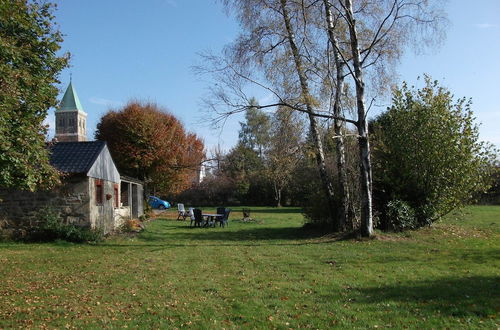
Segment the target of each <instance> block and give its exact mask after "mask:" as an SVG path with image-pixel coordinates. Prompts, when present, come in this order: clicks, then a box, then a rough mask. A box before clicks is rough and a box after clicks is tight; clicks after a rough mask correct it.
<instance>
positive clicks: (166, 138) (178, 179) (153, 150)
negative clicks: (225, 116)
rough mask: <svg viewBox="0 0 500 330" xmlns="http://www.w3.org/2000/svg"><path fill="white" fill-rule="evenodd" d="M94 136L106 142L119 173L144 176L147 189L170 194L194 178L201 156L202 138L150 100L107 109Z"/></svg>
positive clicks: (183, 187) (182, 187)
mask: <svg viewBox="0 0 500 330" xmlns="http://www.w3.org/2000/svg"><path fill="white" fill-rule="evenodd" d="M95 137H96V139H98V140H103V141H106V142H107V143H108V146H109V149H110V152H111V155H112V156H113V159H114V160H115V162H116V164H117V166H118V168H119V169H120V171H122V173H124V174H128V175H131V176H134V177H138V178H140V179H142V180H145V182H146V185H147V188H148V189H154V190H155V191H156V193H160V194H164V195H167V194H174V193H178V192H180V191H182V190H184V189H186V188H187V187H188V186H189V185H190V184H191V182H192V180H194V179H195V177H196V175H197V173H198V170H199V168H200V166H201V163H202V161H203V159H204V157H205V154H204V145H203V142H202V141H201V140H200V139H199V138H198V137H197V136H196V134H193V133H186V131H185V130H184V128H183V126H182V124H181V122H180V121H179V120H178V119H176V118H175V117H174V116H173V115H172V114H170V113H168V112H167V111H166V110H164V109H162V108H160V107H159V106H157V105H156V104H153V103H140V102H130V103H129V104H127V105H126V106H125V107H123V108H122V109H120V110H116V111H109V112H108V113H107V114H105V115H104V116H103V117H102V118H101V120H100V122H99V123H98V124H97V130H96V133H95Z"/></svg>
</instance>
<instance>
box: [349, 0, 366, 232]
mask: <svg viewBox="0 0 500 330" xmlns="http://www.w3.org/2000/svg"><path fill="white" fill-rule="evenodd" d="M344 9H345V14H346V18H347V22H348V24H349V37H350V44H351V51H352V60H353V67H354V81H355V83H356V104H357V110H358V124H357V127H358V135H359V137H358V145H359V157H360V171H359V172H360V184H361V228H360V230H361V235H362V236H365V237H370V236H372V235H373V218H372V170H371V161H370V143H369V140H368V122H367V121H366V109H365V83H364V80H363V71H362V68H361V60H360V53H359V43H358V35H357V31H356V21H355V19H354V15H353V11H352V2H351V0H345V4H344Z"/></svg>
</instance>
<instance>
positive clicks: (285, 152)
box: [266, 108, 303, 207]
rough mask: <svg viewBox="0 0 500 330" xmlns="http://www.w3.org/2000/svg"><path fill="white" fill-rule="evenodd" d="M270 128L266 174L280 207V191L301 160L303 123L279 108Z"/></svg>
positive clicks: (292, 113) (294, 114)
mask: <svg viewBox="0 0 500 330" xmlns="http://www.w3.org/2000/svg"><path fill="white" fill-rule="evenodd" d="M272 127H273V128H272V134H271V138H270V141H269V146H270V147H269V149H268V150H267V153H266V162H267V173H268V176H269V179H270V181H271V182H272V184H273V190H274V198H275V201H276V206H277V207H281V198H282V191H283V189H284V188H285V187H286V186H287V185H288V183H289V182H290V180H291V179H292V174H293V171H294V170H295V167H296V166H297V164H298V163H299V161H300V160H301V155H302V153H301V146H302V144H303V136H302V132H303V123H302V121H300V120H299V119H298V116H297V114H296V113H294V112H291V111H289V110H287V109H283V108H280V109H278V111H276V113H275V115H274V118H273V121H272Z"/></svg>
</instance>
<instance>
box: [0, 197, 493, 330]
mask: <svg viewBox="0 0 500 330" xmlns="http://www.w3.org/2000/svg"><path fill="white" fill-rule="evenodd" d="M239 210H240V209H238V208H236V209H234V211H233V213H232V215H231V217H230V219H231V221H230V223H229V227H226V228H190V227H189V223H188V222H182V221H175V220H172V218H175V216H174V213H173V211H169V212H167V218H169V219H167V218H157V219H155V220H153V221H151V222H149V223H148V224H147V228H146V230H145V231H144V232H143V233H141V234H139V235H136V236H131V235H128V236H122V237H115V238H112V239H108V240H106V241H105V242H103V243H101V244H97V245H78V244H69V243H64V242H57V243H50V244H20V243H0V279H1V282H2V285H1V286H0V328H6V329H7V328H18V327H19V328H44V327H48V328H63V327H68V328H121V327H129V328H181V327H187V328H280V329H281V328H282V329H288V328H322V329H326V328H335V327H337V328H354V327H356V328H380V327H393V328H413V329H414V328H450V329H457V328H467V329H470V328H489V329H497V328H498V318H497V314H498V311H499V306H500V299H499V297H500V290H499V282H500V281H499V279H500V269H499V266H500V262H499V257H500V240H499V232H500V230H499V224H500V207H499V206H488V207H469V208H467V209H465V211H464V212H462V214H458V215H457V214H453V215H450V216H449V217H447V219H445V220H443V221H442V222H440V223H437V224H436V225H435V226H433V227H432V228H425V229H421V230H418V231H415V232H410V233H404V234H401V233H400V234H380V233H379V235H378V238H376V239H373V240H336V239H335V238H333V237H331V236H323V237H322V236H319V235H317V234H314V233H312V232H304V231H303V230H302V229H301V226H302V224H303V217H302V214H301V213H300V210H299V209H296V208H283V209H275V208H252V217H253V218H255V219H256V220H257V221H256V222H250V223H243V222H239V221H235V220H236V219H239V218H241V212H240V211H239ZM207 211H213V210H207Z"/></svg>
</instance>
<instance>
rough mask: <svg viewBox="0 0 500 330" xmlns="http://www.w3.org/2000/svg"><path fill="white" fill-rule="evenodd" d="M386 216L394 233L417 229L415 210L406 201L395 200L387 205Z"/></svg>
mask: <svg viewBox="0 0 500 330" xmlns="http://www.w3.org/2000/svg"><path fill="white" fill-rule="evenodd" d="M385 216H386V217H387V222H388V224H389V227H390V229H392V230H394V231H403V230H407V229H415V228H416V227H417V219H416V218H415V210H413V208H412V207H411V206H410V205H409V204H408V203H406V202H405V201H401V200H399V199H395V200H392V201H390V202H389V203H387V206H386V214H385Z"/></svg>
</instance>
